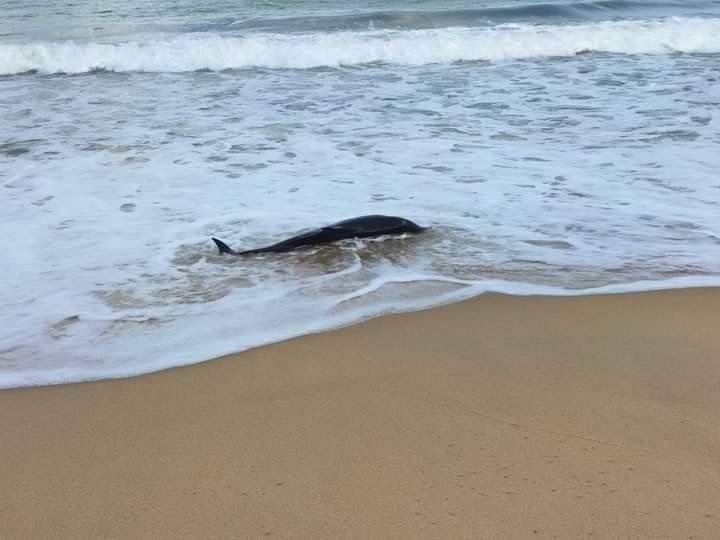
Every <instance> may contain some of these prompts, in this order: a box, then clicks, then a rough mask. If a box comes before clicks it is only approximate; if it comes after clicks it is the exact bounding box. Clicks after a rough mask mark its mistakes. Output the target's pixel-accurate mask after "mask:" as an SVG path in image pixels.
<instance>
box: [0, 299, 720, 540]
mask: <svg viewBox="0 0 720 540" xmlns="http://www.w3.org/2000/svg"><path fill="white" fill-rule="evenodd" d="M0 428H1V429H2V436H1V439H0V477H1V482H0V490H1V491H0V538H2V539H3V540H6V539H11V538H12V539H14V538H76V537H77V538H109V537H114V538H118V537H124V538H181V537H186V538H187V537H192V538H221V537H222V538H265V537H274V538H413V539H414V538H491V537H496V538H506V537H537V538H550V537H560V538H568V537H585V536H587V537H590V536H592V537H593V538H603V537H618V536H623V537H637V536H644V537H672V538H690V537H693V538H718V537H720V289H689V290H675V291H663V292H651V293H642V294H624V295H606V296H586V297H574V298H548V297H508V296H502V295H484V296H482V297H479V298H476V299H473V300H470V301H466V302H461V303H458V304H454V305H450V306H445V307H440V308H436V309H432V310H427V311H422V312H417V313H408V314H401V315H392V316H386V317H381V318H377V319H374V320H371V321H368V322H364V323H361V324H358V325H355V326H352V327H349V328H344V329H341V330H337V331H332V332H327V333H323V334H318V335H311V336H305V337H302V338H298V339H293V340H290V341H286V342H283V343H278V344H275V345H272V346H268V347H262V348H259V349H256V350H252V351H248V352H244V353H241V354H237V355H231V356H228V357H225V358H222V359H218V360H214V361H211V362H206V363H203V364H199V365H194V366H190V367H186V368H177V369H171V370H168V371H163V372H160V373H155V374H151V375H145V376H141V377H136V378H132V379H126V380H114V381H102V382H97V383H85V384H72V385H61V386H54V387H44V388H29V389H16V390H6V391H1V392H0Z"/></svg>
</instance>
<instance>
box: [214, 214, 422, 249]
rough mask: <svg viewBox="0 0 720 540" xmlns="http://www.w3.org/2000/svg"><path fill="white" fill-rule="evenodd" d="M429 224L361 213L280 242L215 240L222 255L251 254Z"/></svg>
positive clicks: (411, 229)
mask: <svg viewBox="0 0 720 540" xmlns="http://www.w3.org/2000/svg"><path fill="white" fill-rule="evenodd" d="M426 229H427V227H421V226H420V225H418V224H416V223H413V222H412V221H410V220H409V219H405V218H401V217H395V216H361V217H356V218H352V219H346V220H344V221H338V222H337V223H333V224H332V225H328V226H327V227H321V228H319V229H313V230H312V231H309V232H306V233H302V234H298V235H297V236H293V237H292V238H288V239H287V240H283V241H282V242H278V243H277V244H272V245H271V246H266V247H263V248H258V249H250V250H247V251H234V250H232V249H231V248H230V247H228V245H227V244H225V242H222V241H221V240H218V239H217V238H213V239H212V240H213V242H215V245H216V246H217V247H218V249H219V250H220V255H222V254H223V253H228V254H230V255H252V254H253V253H283V252H285V251H292V250H293V249H297V248H299V247H303V246H314V245H317V244H329V243H331V242H337V241H338V240H344V239H346V238H372V237H374V236H383V235H388V234H404V233H419V232H422V231H424V230H426Z"/></svg>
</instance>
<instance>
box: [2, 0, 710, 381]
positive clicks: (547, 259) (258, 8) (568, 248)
mask: <svg viewBox="0 0 720 540" xmlns="http://www.w3.org/2000/svg"><path fill="white" fill-rule="evenodd" d="M719 171H720V2H719V1H703V0H700V1H692V2H681V1H676V2H673V1H643V0H639V1H630V0H600V1H571V0H562V1H557V0H556V1H552V0H546V1H544V2H539V1H532V0H519V1H509V0H506V1H503V0H495V1H489V0H488V1H483V2H468V1H459V0H458V1H452V0H451V1H440V0H416V1H406V2H398V1H395V2H390V1H387V0H375V1H365V2H360V1H358V0H354V1H350V0H346V1H333V2H330V1H327V0H266V1H265V0H257V1H244V2H243V1H230V0H207V1H203V2H197V1H192V2H191V1H189V0H175V1H169V0H168V1H159V0H157V1H149V2H140V1H139V0H119V1H117V2H112V3H107V2H99V1H92V0H75V1H74V2H69V3H64V2H49V1H47V0H36V1H32V2H26V1H23V2H21V1H19V0H0V226H1V230H2V232H3V234H2V235H0V251H1V252H2V261H1V262H2V265H1V267H2V269H1V270H0V305H1V306H2V310H0V386H1V387H10V386H24V385H33V384H51V383H62V382H68V381H78V380H87V379H98V378H106V377H121V376H128V375H133V374H138V373H143V372H148V371H152V370H156V369H161V368H164V367H169V366H173V365H180V364H186V363H193V362H198V361H202V360H205V359H208V358H210V357H213V356H216V355H219V354H223V353H227V352H233V351H239V350H243V349H247V348H249V347H253V346H257V345H260V344H264V343H269V342H273V341H277V340H280V339H284V338H287V337H290V336H295V335H300V334H304V333H308V332H315V331H319V330H322V329H325V328H332V327H337V326H340V325H345V324H350V323H352V322H354V321H358V320H361V319H364V318H367V317H371V316H375V315H378V314H381V313H387V312H393V311H402V310H410V309H417V308H421V307H425V306H430V305H434V304H441V303H446V302H451V301H455V300H459V299H461V298H467V297H470V296H473V295H477V294H480V293H482V292H486V291H500V292H505V293H510V294H555V295H571V294H590V293H598V292H619V291H629V290H649V289H662V288H669V287H688V286H700V285H720V173H719ZM377 213H382V214H391V215H402V216H405V217H407V218H410V219H412V220H414V221H416V222H418V223H420V224H422V225H429V226H431V227H432V229H431V231H430V232H428V233H427V234H423V235H419V236H407V237H401V238H380V239H375V240H369V241H347V242H341V243H339V244H337V245H329V246H322V247H315V248H310V249H306V250H300V251H297V252H294V253H286V254H267V255H259V256H254V257H246V258H231V257H220V256H218V255H217V253H216V250H215V248H214V246H213V244H212V243H211V241H210V236H217V237H219V238H222V239H224V240H225V241H227V242H228V243H229V244H230V245H232V246H233V247H235V248H236V249H249V248H252V247H258V246H262V245H264V244H268V243H272V242H276V241H279V240H281V239H283V238H284V237H286V236H288V235H291V234H294V233H296V232H298V231H301V230H303V229H306V228H311V227H316V226H320V225H324V224H328V223H331V222H333V221H337V220H340V219H345V218H349V217H353V216H356V215H363V214H377ZM469 324H472V322H471V321H469Z"/></svg>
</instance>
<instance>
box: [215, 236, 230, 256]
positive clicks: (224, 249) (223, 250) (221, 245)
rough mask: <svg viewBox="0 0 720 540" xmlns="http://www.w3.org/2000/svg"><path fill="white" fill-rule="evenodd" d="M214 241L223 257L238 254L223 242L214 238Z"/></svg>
mask: <svg viewBox="0 0 720 540" xmlns="http://www.w3.org/2000/svg"><path fill="white" fill-rule="evenodd" d="M212 241H213V242H215V245H216V246H217V248H218V251H219V252H220V255H222V254H223V253H229V254H230V255H235V254H236V253H235V251H234V250H233V249H232V248H231V247H230V246H228V245H227V244H226V243H225V242H223V241H222V240H218V239H217V238H213V239H212Z"/></svg>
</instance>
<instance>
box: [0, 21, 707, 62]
mask: <svg viewBox="0 0 720 540" xmlns="http://www.w3.org/2000/svg"><path fill="white" fill-rule="evenodd" d="M588 51H592V52H607V53H619V54H667V53H675V52H680V53H718V52H720V19H717V18H713V19H703V18H669V19H664V20H659V21H618V22H602V23H592V24H578V25H570V26H567V25H566V26H549V25H537V26H533V25H520V24H512V25H503V26H496V27H493V28H479V27H478V28H443V29H432V30H408V31H397V30H393V31H389V30H383V31H365V32H335V33H306V34H267V33H266V34H249V35H248V36H246V37H221V36H219V35H203V36H195V37H192V36H187V35H183V36H181V37H176V38H174V39H168V40H153V41H145V42H127V43H117V44H106V43H85V44H82V43H75V42H62V43H30V44H20V45H17V44H15V45H0V75H12V74H18V73H27V72H33V71H34V72H38V73H43V74H51V73H89V72H92V71H97V70H105V71H115V72H133V71H135V72H186V71H198V70H212V71H221V70H228V69H245V68H257V67H260V68H270V69H308V68H318V67H340V66H356V65H365V64H373V63H386V64H400V65H425V64H445V63H453V62H459V61H506V60H518V59H526V58H542V57H563V56H573V55H575V54H578V53H580V52H588Z"/></svg>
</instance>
